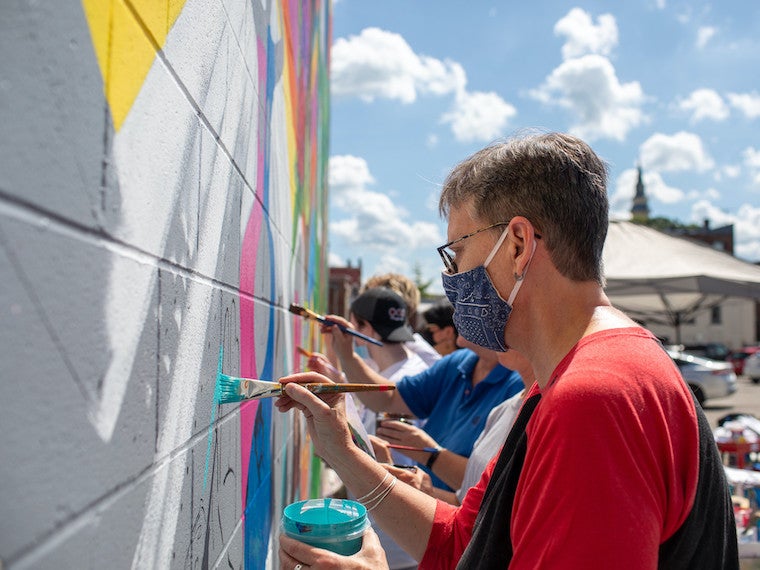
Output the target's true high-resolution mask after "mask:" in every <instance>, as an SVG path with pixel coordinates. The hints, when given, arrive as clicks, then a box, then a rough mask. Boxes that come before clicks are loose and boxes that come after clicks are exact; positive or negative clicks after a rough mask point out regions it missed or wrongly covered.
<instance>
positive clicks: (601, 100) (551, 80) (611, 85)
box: [530, 55, 646, 141]
mask: <svg viewBox="0 0 760 570" xmlns="http://www.w3.org/2000/svg"><path fill="white" fill-rule="evenodd" d="M530 95H531V96H532V97H533V98H535V99H537V100H539V101H541V102H543V103H547V104H554V105H559V106H562V107H565V108H567V109H570V110H571V111H572V112H573V113H575V114H576V115H577V116H578V117H579V122H578V123H576V124H575V125H573V126H572V127H571V129H570V130H571V131H572V132H574V133H575V134H577V135H578V136H580V137H581V138H585V139H587V140H589V141H592V140H595V139H599V138H610V139H615V140H618V141H622V140H624V139H625V137H626V135H627V134H628V131H630V130H631V129H632V128H634V127H637V126H639V125H641V124H642V123H644V122H645V121H646V116H645V115H644V113H643V111H642V110H641V105H642V104H643V103H644V100H645V96H644V93H643V91H642V89H641V86H640V85H639V83H638V82H637V81H633V82H631V83H620V82H619V81H618V78H617V75H616V74H615V68H614V67H613V66H612V64H611V63H610V61H609V60H608V59H607V58H606V57H602V56H600V55H586V56H583V57H581V58H578V59H571V60H568V61H565V62H564V63H562V64H561V65H560V66H559V67H557V68H556V69H555V70H554V71H552V73H551V74H550V75H549V76H548V77H547V78H546V80H545V81H544V83H543V84H542V85H541V86H540V87H539V88H538V89H534V90H533V91H531V92H530Z"/></svg>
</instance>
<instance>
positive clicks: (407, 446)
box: [388, 443, 441, 453]
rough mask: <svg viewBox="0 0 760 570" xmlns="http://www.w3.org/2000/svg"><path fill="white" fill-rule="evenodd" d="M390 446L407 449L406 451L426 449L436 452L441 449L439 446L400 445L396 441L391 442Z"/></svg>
mask: <svg viewBox="0 0 760 570" xmlns="http://www.w3.org/2000/svg"><path fill="white" fill-rule="evenodd" d="M388 447H390V448H391V449H401V450H404V449H405V450H406V451H425V452H427V453H435V452H436V451H441V450H440V449H438V448H437V447H412V446H410V445H398V444H396V443H389V444H388Z"/></svg>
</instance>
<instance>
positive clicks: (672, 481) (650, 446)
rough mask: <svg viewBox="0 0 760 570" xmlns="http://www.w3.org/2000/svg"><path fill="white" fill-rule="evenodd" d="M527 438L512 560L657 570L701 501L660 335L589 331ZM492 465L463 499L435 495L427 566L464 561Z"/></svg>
mask: <svg viewBox="0 0 760 570" xmlns="http://www.w3.org/2000/svg"><path fill="white" fill-rule="evenodd" d="M532 390H537V388H535V387H534V388H533V389H532ZM528 397H530V394H528V395H527V396H526V399H527V398H528ZM526 434H527V440H528V446H527V452H526V455H525V463H524V465H523V468H522V471H521V472H520V475H519V481H518V484H517V492H516V496H515V501H514V507H513V510H512V513H511V518H510V520H509V521H506V520H505V524H507V523H508V524H510V525H511V527H510V533H511V541H512V548H513V550H514V554H513V558H512V561H511V563H510V564H509V568H510V569H523V568H524V569H530V570H533V569H535V568H538V567H541V568H578V569H581V568H583V569H586V568H589V567H591V566H593V567H598V568H631V569H636V570H641V569H646V568H656V567H657V557H658V548H659V545H660V544H662V543H663V542H664V541H665V540H667V539H668V538H669V537H670V536H671V535H672V534H673V533H674V532H675V531H676V530H677V529H678V528H679V527H680V526H681V524H683V522H684V520H685V519H686V517H687V516H688V514H689V512H690V509H691V506H692V504H693V502H694V497H695V493H696V488H697V475H698V466H699V465H698V464H699V447H698V446H699V435H698V428H697V417H696V411H695V408H694V402H693V399H692V396H691V394H690V391H689V388H688V387H687V386H686V384H685V383H684V382H683V380H682V378H681V375H680V373H679V372H678V369H677V368H676V367H675V365H674V364H673V362H672V361H671V359H670V357H669V356H668V355H667V354H666V353H665V352H664V351H663V350H662V349H661V348H660V346H659V344H658V343H657V342H656V340H655V339H653V337H652V335H651V334H650V333H648V332H647V331H645V330H644V329H640V328H627V329H613V330H608V331H601V332H598V333H595V334H592V335H589V336H588V337H585V338H583V339H581V341H579V342H578V344H577V345H576V346H575V347H574V348H573V349H572V350H571V351H570V352H569V353H568V354H567V355H566V356H565V358H564V359H563V360H562V361H561V362H560V363H559V365H558V366H557V368H556V370H555V372H554V374H553V375H552V378H551V380H550V381H549V384H548V385H547V387H546V388H545V389H544V390H543V391H541V400H540V402H539V403H538V405H537V407H536V409H535V411H534V412H533V415H532V417H531V418H530V420H529V421H528V424H527V427H526ZM494 465H495V458H494V460H492V461H491V463H490V464H489V466H488V467H487V469H486V471H485V472H484V474H483V477H482V478H481V480H480V483H479V484H478V485H477V486H476V487H474V488H473V489H471V490H470V492H469V493H468V494H467V495H466V496H465V499H464V501H463V504H462V506H461V507H458V508H457V507H453V506H451V505H447V504H445V503H442V502H439V503H438V506H437V508H436V513H435V519H434V523H433V529H432V532H431V535H430V540H429V542H428V546H427V550H426V552H425V556H424V558H423V560H422V562H421V564H420V568H423V569H425V568H430V569H433V568H434V569H437V570H438V569H442V568H453V567H454V566H456V563H457V561H458V560H459V558H460V557H461V555H462V553H463V552H464V549H465V548H466V546H467V544H468V542H469V540H470V536H471V534H472V528H473V524H474V522H475V517H476V516H477V513H478V510H479V508H480V503H481V500H482V497H483V493H484V492H485V489H486V486H487V485H488V481H489V480H490V476H491V473H492V472H493V469H494Z"/></svg>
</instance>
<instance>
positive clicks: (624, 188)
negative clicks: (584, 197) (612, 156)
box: [610, 168, 686, 219]
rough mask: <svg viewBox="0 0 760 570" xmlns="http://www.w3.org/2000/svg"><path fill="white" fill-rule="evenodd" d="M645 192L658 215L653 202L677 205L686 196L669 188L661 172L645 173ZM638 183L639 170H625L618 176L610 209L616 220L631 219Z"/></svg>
mask: <svg viewBox="0 0 760 570" xmlns="http://www.w3.org/2000/svg"><path fill="white" fill-rule="evenodd" d="M642 174H643V180H642V182H643V183H644V192H645V194H646V196H647V199H648V201H649V209H650V210H652V211H653V213H652V215H657V214H656V211H655V210H656V208H655V207H653V204H652V202H653V201H655V200H656V201H659V202H662V203H663V204H675V203H676V202H680V201H682V200H683V199H684V198H685V197H686V194H685V193H684V192H683V190H680V189H678V188H673V187H672V186H668V185H667V184H666V183H665V181H664V180H663V179H662V176H660V173H659V172H655V171H646V170H645V171H643V173H642ZM637 181H638V170H636V169H635V168H629V169H626V170H624V171H623V172H621V173H620V176H618V178H617V180H616V182H615V193H614V194H612V196H611V197H610V209H611V210H612V211H613V212H615V216H616V218H615V219H627V218H629V217H630V212H631V206H632V201H633V197H634V195H635V194H636V183H637Z"/></svg>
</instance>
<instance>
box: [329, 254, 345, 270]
mask: <svg viewBox="0 0 760 570" xmlns="http://www.w3.org/2000/svg"><path fill="white" fill-rule="evenodd" d="M345 265H346V262H345V261H344V260H343V259H341V258H340V256H339V255H337V254H335V253H333V252H332V251H331V252H330V253H329V255H328V256H327V266H328V267H345Z"/></svg>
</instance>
